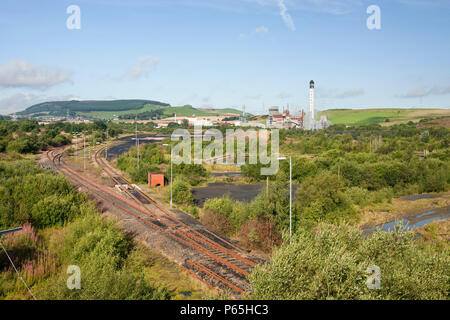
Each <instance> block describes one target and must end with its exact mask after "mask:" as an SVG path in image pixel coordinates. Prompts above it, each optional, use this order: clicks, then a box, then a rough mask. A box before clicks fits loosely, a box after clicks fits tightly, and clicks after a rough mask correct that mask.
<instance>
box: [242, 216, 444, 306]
mask: <svg viewBox="0 0 450 320" xmlns="http://www.w3.org/2000/svg"><path fill="white" fill-rule="evenodd" d="M372 265H376V266H378V267H379V268H380V269H381V289H380V290H369V289H368V287H367V285H366V281H367V278H368V275H367V274H366V270H367V268H368V267H369V266H372ZM449 270H450V251H449V249H448V247H446V248H444V249H442V248H438V247H436V246H434V245H433V244H429V243H424V242H423V241H419V240H416V237H415V235H414V233H412V232H400V231H399V230H397V231H396V232H391V233H387V232H382V231H378V232H376V233H375V234H373V235H372V236H371V237H369V238H364V237H362V235H361V230H359V229H358V228H354V227H349V226H334V225H329V224H320V225H319V226H318V227H317V228H316V229H314V230H311V231H306V230H301V231H299V232H298V233H297V234H295V235H294V237H293V239H292V242H291V244H287V243H286V244H284V245H283V246H282V247H281V248H280V249H278V250H277V251H276V252H275V253H274V255H273V257H272V260H271V262H270V263H267V264H265V265H262V266H258V267H256V268H255V269H253V271H252V273H251V274H250V276H249V280H250V283H251V284H252V287H253V294H252V295H251V296H250V298H253V299H268V300H272V299H276V300H284V299H287V300H291V299H292V300H301V299H314V300H316V299H350V300H354V299H392V300H396V299H407V300H409V299H411V300H420V299H431V300H436V299H448V292H449V290H450V281H449V280H450V279H449V276H450V275H449Z"/></svg>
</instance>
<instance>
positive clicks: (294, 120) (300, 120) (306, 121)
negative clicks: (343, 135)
mask: <svg viewBox="0 0 450 320" xmlns="http://www.w3.org/2000/svg"><path fill="white" fill-rule="evenodd" d="M314 88H315V83H314V80H311V81H310V82H309V112H304V111H303V110H302V111H301V112H300V111H297V112H292V113H291V112H290V110H289V108H288V109H287V110H284V108H283V112H280V111H279V110H280V108H279V107H276V106H275V107H271V108H270V109H269V115H268V119H267V127H268V128H278V129H290V128H300V129H304V130H320V129H326V128H327V127H329V126H330V124H331V123H330V121H328V119H327V116H326V115H321V116H320V120H319V121H317V120H316V114H315V109H314Z"/></svg>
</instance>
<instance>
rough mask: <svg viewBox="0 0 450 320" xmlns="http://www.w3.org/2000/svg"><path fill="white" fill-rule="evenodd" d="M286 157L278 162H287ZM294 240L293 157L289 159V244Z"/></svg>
mask: <svg viewBox="0 0 450 320" xmlns="http://www.w3.org/2000/svg"><path fill="white" fill-rule="evenodd" d="M286 159H287V158H286V157H280V158H278V160H286ZM291 239H292V157H289V242H291Z"/></svg>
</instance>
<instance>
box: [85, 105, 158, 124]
mask: <svg viewBox="0 0 450 320" xmlns="http://www.w3.org/2000/svg"><path fill="white" fill-rule="evenodd" d="M159 108H164V107H161V106H155V105H151V104H146V105H145V106H144V107H143V108H141V109H136V110H131V109H130V110H123V111H93V112H77V113H78V114H79V115H81V116H85V117H92V118H98V119H106V120H111V119H114V118H115V117H118V116H121V115H125V114H133V113H143V112H147V111H152V110H156V109H159Z"/></svg>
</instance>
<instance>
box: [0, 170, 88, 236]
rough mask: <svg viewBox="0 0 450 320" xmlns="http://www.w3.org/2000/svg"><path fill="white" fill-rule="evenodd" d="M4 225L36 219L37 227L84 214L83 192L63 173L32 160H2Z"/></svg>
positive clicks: (1, 219) (1, 222) (0, 190)
mask: <svg viewBox="0 0 450 320" xmlns="http://www.w3.org/2000/svg"><path fill="white" fill-rule="evenodd" d="M0 195H1V196H0V208H1V210H0V228H3V229H5V228H8V227H13V226H16V225H21V224H24V223H26V222H28V221H30V222H32V223H33V225H34V226H35V227H37V228H43V227H48V226H61V225H63V224H64V223H66V222H67V221H70V220H71V219H73V218H74V217H75V216H77V215H79V214H80V210H81V208H82V207H83V205H84V203H85V198H84V196H83V195H81V194H79V193H77V192H76V190H75V189H74V188H73V187H72V185H71V184H70V183H69V182H68V181H67V180H66V179H65V178H64V177H63V176H61V175H53V174H52V173H51V172H49V171H45V170H42V169H39V168H37V167H36V166H35V164H34V163H33V162H31V161H19V162H13V163H8V162H0Z"/></svg>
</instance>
